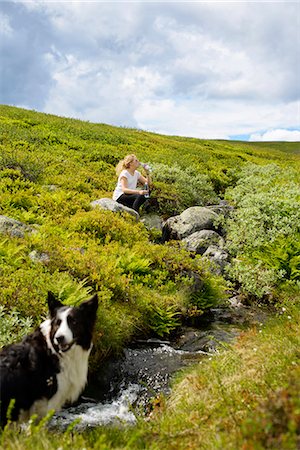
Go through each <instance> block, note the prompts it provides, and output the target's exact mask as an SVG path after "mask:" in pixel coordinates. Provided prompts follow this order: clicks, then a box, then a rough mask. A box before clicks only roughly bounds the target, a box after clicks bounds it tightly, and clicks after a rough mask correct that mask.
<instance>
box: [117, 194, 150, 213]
mask: <svg viewBox="0 0 300 450" xmlns="http://www.w3.org/2000/svg"><path fill="white" fill-rule="evenodd" d="M145 201H146V198H145V196H144V195H141V194H122V195H121V196H120V197H119V198H118V199H117V202H118V203H121V205H124V206H128V208H132V209H134V210H135V211H137V212H139V209H140V207H141V206H142V204H143V203H145Z"/></svg>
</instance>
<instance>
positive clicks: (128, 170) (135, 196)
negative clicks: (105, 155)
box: [113, 155, 150, 212]
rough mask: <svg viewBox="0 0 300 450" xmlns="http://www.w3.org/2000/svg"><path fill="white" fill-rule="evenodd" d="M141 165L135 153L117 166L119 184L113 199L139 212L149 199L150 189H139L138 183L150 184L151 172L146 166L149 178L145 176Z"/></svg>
mask: <svg viewBox="0 0 300 450" xmlns="http://www.w3.org/2000/svg"><path fill="white" fill-rule="evenodd" d="M140 165H141V163H140V161H139V160H138V159H137V157H136V156H135V155H127V156H125V158H124V159H123V160H122V161H120V162H119V164H118V165H117V167H116V173H117V175H118V182H117V186H116V188H115V190H114V193H113V200H116V201H117V202H118V203H121V204H122V205H125V206H128V207H129V208H132V209H134V210H135V211H137V212H139V209H140V207H141V206H142V204H143V203H145V201H146V200H147V198H146V197H145V195H148V196H149V190H147V189H137V185H138V183H141V184H143V185H145V184H146V183H147V184H148V186H149V185H150V174H149V171H148V170H147V168H145V171H146V174H147V178H145V177H144V176H143V175H142V174H141V173H140V172H139V171H138V170H137V168H138V167H139V166H140Z"/></svg>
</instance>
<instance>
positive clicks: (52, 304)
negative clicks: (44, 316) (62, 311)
mask: <svg viewBox="0 0 300 450" xmlns="http://www.w3.org/2000/svg"><path fill="white" fill-rule="evenodd" d="M47 302H48V308H49V312H50V316H51V317H53V316H54V313H55V310H56V309H57V308H61V307H62V306H63V304H62V303H61V302H60V301H59V300H57V299H56V298H55V296H54V294H53V292H51V291H48V298H47Z"/></svg>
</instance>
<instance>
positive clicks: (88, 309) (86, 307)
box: [79, 294, 98, 317]
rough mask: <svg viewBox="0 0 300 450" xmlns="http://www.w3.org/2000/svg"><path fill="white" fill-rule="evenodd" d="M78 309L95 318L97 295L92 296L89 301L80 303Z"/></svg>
mask: <svg viewBox="0 0 300 450" xmlns="http://www.w3.org/2000/svg"><path fill="white" fill-rule="evenodd" d="M79 309H81V310H82V312H84V313H85V314H87V315H89V316H95V317H96V312H97V309H98V295H97V294H94V295H93V296H92V297H91V298H90V299H89V300H86V301H85V302H83V303H81V305H80V306H79Z"/></svg>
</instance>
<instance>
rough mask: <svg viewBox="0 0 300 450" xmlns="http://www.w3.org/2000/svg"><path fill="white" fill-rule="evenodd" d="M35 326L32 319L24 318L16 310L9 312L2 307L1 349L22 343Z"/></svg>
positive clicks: (0, 317) (0, 320) (0, 321)
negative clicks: (17, 342) (16, 342)
mask: <svg viewBox="0 0 300 450" xmlns="http://www.w3.org/2000/svg"><path fill="white" fill-rule="evenodd" d="M32 324H33V320H32V318H31V317H28V316H27V317H26V318H24V317H22V316H21V314H20V313H19V311H17V310H16V309H15V308H13V309H10V311H7V310H6V309H5V308H4V306H3V305H0V348H1V347H3V346H4V345H8V344H11V343H13V342H14V341H20V340H21V339H22V338H23V337H24V336H26V335H27V334H28V333H29V332H30V331H31V327H32Z"/></svg>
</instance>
